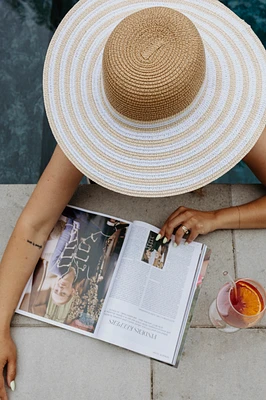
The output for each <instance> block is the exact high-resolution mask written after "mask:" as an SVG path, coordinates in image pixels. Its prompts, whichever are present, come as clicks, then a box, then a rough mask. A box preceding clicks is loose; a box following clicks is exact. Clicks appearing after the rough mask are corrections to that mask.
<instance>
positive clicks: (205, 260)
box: [173, 247, 211, 367]
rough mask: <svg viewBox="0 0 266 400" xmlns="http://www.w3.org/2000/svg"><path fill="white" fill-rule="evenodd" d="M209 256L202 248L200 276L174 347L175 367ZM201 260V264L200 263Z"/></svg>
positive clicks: (182, 347) (207, 250) (208, 252)
mask: <svg viewBox="0 0 266 400" xmlns="http://www.w3.org/2000/svg"><path fill="white" fill-rule="evenodd" d="M210 256H211V250H210V249H208V248H207V247H204V252H202V256H201V259H200V265H201V270H200V274H199V276H198V278H197V283H196V285H195V287H193V288H192V290H191V296H190V299H189V302H188V304H187V310H186V313H185V316H184V320H183V326H182V329H181V331H180V335H179V338H178V341H177V345H176V351H175V355H174V359H173V364H174V365H175V367H177V366H178V364H179V361H180V359H181V357H182V353H183V349H184V346H185V341H186V336H187V333H188V330H189V327H190V323H191V320H192V317H193V312H194V308H195V306H196V303H197V300H198V297H199V292H200V289H201V286H202V283H203V280H204V278H205V274H206V271H207V268H208V265H209V261H210ZM202 259H203V262H202Z"/></svg>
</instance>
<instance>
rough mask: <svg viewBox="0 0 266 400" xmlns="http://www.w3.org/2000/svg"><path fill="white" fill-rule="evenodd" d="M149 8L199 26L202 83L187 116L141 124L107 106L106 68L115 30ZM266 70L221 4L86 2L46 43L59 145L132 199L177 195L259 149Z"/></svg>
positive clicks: (254, 44) (244, 28)
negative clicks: (172, 12)
mask: <svg viewBox="0 0 266 400" xmlns="http://www.w3.org/2000/svg"><path fill="white" fill-rule="evenodd" d="M153 6H165V7H171V8H173V9H175V10H177V11H180V12H182V13H183V14H185V15H186V16H187V17H188V18H190V19H191V20H192V22H193V23H194V24H195V26H196V27H197V29H198V31H199V33H200V35H201V37H202V40H203V43H204V48H205V54H206V77H205V81H204V84H203V86H202V88H201V90H200V92H199V93H198V95H197V97H196V98H195V100H194V101H193V103H192V104H191V105H190V106H189V107H188V108H186V109H185V110H184V111H182V112H181V113H179V114H178V115H176V116H174V117H171V118H166V119H163V120H157V121H155V122H151V123H149V122H144V123H141V122H139V121H133V120H130V119H128V118H125V117H123V116H122V115H120V114H118V113H117V112H116V111H115V110H114V109H113V108H112V107H111V105H110V104H109V102H108V100H107V99H106V97H105V95H104V90H103V86H102V76H101V61H102V54H103V49H104V45H105V43H106V40H107V38H108V36H109V35H110V33H111V32H112V30H113V29H114V27H115V26H116V25H117V24H118V23H119V22H120V21H121V20H122V19H123V18H125V17H126V16H128V15H129V14H131V13H133V12H136V11H139V10H141V9H143V8H146V7H153ZM265 70H266V57H265V50H264V48H263V46H262V44H261V43H260V41H259V39H258V38H257V36H256V35H255V34H254V32H253V31H252V30H251V28H250V27H249V25H247V24H246V23H245V22H244V21H242V20H241V19H240V18H238V17H237V16H236V15H235V14H234V13H232V12H231V11H230V10H229V9H228V8H226V7H225V6H223V5H222V4H221V3H220V2H218V1H216V0H201V1H200V2H198V1H197V0H186V1H179V0H177V1H176V0H175V1H167V2H154V1H153V0H150V1H145V2H143V1H136V0H133V1H119V0H112V2H108V1H105V2H101V1H87V0H81V1H79V2H78V3H77V4H76V5H75V6H74V7H73V9H71V10H70V12H69V13H68V14H67V15H66V17H65V18H64V19H63V21H62V22H61V24H60V26H59V28H58V29H57V31H56V33H55V34H54V36H53V38H52V41H51V43H50V46H49V49H48V52H47V56H46V60H45V66H44V79H43V88H44V101H45V108H46V112H47V116H48V120H49V123H50V126H51V129H52V131H53V134H54V135H55V138H56V140H57V142H58V144H59V145H60V147H61V148H62V150H63V151H64V153H65V154H66V156H67V157H68V158H69V159H70V160H71V162H72V163H73V164H74V165H75V166H76V167H77V168H78V169H79V170H80V171H81V172H82V173H84V175H86V176H88V177H89V178H91V179H92V180H94V181H95V182H97V183H99V184H100V185H102V186H104V187H106V188H109V189H111V190H114V191H117V192H120V193H123V194H127V195H131V196H139V197H165V196H171V195H176V194H181V193H185V192H188V191H192V190H195V189H197V188H199V187H202V186H205V185H206V184H208V183H210V182H212V181H213V180H215V179H217V178H218V177H220V176H221V175H223V174H224V173H225V172H227V171H228V170H230V169H231V168H232V167H233V166H234V165H235V164H237V162H239V161H240V160H241V159H242V158H243V157H244V156H245V155H246V154H247V153H248V152H249V151H250V149H251V148H252V147H253V146H254V144H255V143H256V141H257V139H258V138H259V136H260V134H261V133H262V130H263V128H264V126H265V123H266V78H265V73H264V72H265Z"/></svg>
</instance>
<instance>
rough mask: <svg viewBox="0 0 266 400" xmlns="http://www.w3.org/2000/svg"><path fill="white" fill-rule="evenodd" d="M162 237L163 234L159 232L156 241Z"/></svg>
mask: <svg viewBox="0 0 266 400" xmlns="http://www.w3.org/2000/svg"><path fill="white" fill-rule="evenodd" d="M161 237H162V235H161V234H160V233H158V235H157V236H156V238H155V240H156V242H157V241H158V240H160V239H161Z"/></svg>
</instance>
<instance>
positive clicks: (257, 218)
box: [160, 128, 266, 244]
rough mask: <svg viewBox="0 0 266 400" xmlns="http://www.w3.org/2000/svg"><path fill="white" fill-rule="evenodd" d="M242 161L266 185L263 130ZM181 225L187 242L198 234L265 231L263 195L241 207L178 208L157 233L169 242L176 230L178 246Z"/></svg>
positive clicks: (265, 134) (265, 217)
mask: <svg viewBox="0 0 266 400" xmlns="http://www.w3.org/2000/svg"><path fill="white" fill-rule="evenodd" d="M244 161H245V162H246V164H247V165H248V166H249V168H250V169H251V170H252V171H253V173H254V174H255V175H256V176H257V178H258V179H259V180H260V181H261V182H262V183H263V184H264V185H266V128H265V129H264V131H263V133H262V135H261V136H260V138H259V140H258V141H257V143H256V144H255V146H254V147H253V148H252V150H251V151H250V152H249V153H248V154H247V156H246V157H245V158H244ZM182 225H184V226H185V227H186V228H187V229H189V231H190V234H189V235H188V238H187V242H188V243H190V242H192V240H194V239H196V237H197V236H198V235H204V234H207V233H209V232H213V231H215V230H217V229H250V228H266V196H264V197H261V198H259V199H257V200H254V201H252V202H250V203H247V204H243V205H241V206H236V207H229V208H224V209H221V210H215V211H198V210H193V209H189V208H186V207H179V208H178V209H177V210H176V211H174V212H173V213H172V214H171V215H170V216H169V218H168V219H167V220H166V221H165V223H164V225H163V227H162V229H161V230H160V235H161V237H165V238H166V239H167V240H170V238H171V235H172V234H173V231H174V229H176V228H178V229H177V230H176V233H175V241H176V243H177V244H179V243H180V241H181V239H182V237H183V236H184V231H183V229H182V227H181V226H182Z"/></svg>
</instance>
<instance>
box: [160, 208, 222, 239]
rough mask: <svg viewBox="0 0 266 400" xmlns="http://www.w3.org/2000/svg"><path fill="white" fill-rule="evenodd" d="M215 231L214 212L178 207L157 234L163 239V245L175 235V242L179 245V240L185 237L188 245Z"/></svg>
mask: <svg viewBox="0 0 266 400" xmlns="http://www.w3.org/2000/svg"><path fill="white" fill-rule="evenodd" d="M215 229H216V226H215V212H214V211H199V210H193V209H189V208H186V207H179V208H178V209H177V210H176V211H175V212H173V213H172V214H171V215H170V217H169V218H168V219H167V220H166V221H165V223H164V225H163V226H162V228H161V230H160V232H159V234H160V238H164V243H166V242H167V241H169V240H170V239H171V236H172V235H173V234H174V235H175V242H176V244H179V243H180V242H181V239H182V238H183V237H184V236H185V235H187V236H186V241H187V242H188V243H190V242H192V241H193V240H195V239H196V238H197V237H198V235H205V234H207V233H209V232H212V231H213V230H215Z"/></svg>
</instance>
